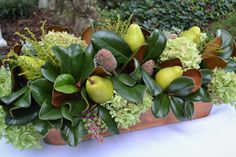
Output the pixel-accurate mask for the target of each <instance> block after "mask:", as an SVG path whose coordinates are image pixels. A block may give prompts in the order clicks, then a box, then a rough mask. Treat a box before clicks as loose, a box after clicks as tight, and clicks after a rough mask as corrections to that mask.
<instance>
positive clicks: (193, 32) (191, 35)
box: [181, 26, 201, 44]
mask: <svg viewBox="0 0 236 157" xmlns="http://www.w3.org/2000/svg"><path fill="white" fill-rule="evenodd" d="M181 36H182V37H186V38H188V39H190V40H191V41H193V42H194V43H197V44H198V43H199V42H200V36H201V29H200V28H199V27H198V26H193V27H191V28H190V29H189V30H187V31H184V32H183V33H181Z"/></svg>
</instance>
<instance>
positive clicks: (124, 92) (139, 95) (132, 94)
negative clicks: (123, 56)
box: [113, 78, 147, 104]
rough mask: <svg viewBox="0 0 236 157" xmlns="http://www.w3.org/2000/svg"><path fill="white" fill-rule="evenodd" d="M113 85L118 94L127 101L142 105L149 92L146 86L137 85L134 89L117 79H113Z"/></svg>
mask: <svg viewBox="0 0 236 157" xmlns="http://www.w3.org/2000/svg"><path fill="white" fill-rule="evenodd" d="M113 85H114V89H115V90H116V92H117V93H118V94H119V95H120V96H122V97H124V98H125V99H127V100H129V101H131V102H134V103H137V104H140V103H142V102H143V98H144V95H145V93H146V91H147V88H146V86H144V85H141V84H137V85H135V86H133V87H130V86H127V85H125V84H123V83H121V82H120V81H119V80H118V79H117V78H113Z"/></svg>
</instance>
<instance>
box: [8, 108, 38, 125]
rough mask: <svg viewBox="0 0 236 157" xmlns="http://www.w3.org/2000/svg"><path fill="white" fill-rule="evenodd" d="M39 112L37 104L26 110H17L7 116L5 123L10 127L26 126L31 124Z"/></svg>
mask: <svg viewBox="0 0 236 157" xmlns="http://www.w3.org/2000/svg"><path fill="white" fill-rule="evenodd" d="M38 112H39V106H38V105H37V104H32V105H31V106H30V107H28V108H19V109H15V110H13V111H12V112H11V114H7V115H6V117H5V123H6V124H7V125H11V126H20V125H26V124H28V123H30V122H32V121H33V120H34V119H35V118H36V117H37V116H38Z"/></svg>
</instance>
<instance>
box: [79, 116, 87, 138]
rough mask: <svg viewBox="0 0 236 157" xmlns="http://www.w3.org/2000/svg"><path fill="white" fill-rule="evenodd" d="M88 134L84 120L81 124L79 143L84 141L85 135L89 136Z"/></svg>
mask: <svg viewBox="0 0 236 157" xmlns="http://www.w3.org/2000/svg"><path fill="white" fill-rule="evenodd" d="M87 134H88V132H87V130H86V129H85V122H83V121H82V120H81V121H80V122H79V135H78V140H79V142H81V141H83V140H84V137H85V135H87Z"/></svg>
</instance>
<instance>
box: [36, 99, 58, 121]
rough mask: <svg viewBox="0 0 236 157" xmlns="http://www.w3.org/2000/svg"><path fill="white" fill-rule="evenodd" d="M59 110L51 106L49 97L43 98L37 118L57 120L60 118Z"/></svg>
mask: <svg viewBox="0 0 236 157" xmlns="http://www.w3.org/2000/svg"><path fill="white" fill-rule="evenodd" d="M62 117H63V116H62V114H61V110H60V109H59V108H56V107H54V106H52V104H51V98H47V99H45V101H44V102H43V104H42V106H41V109H40V111H39V119H41V120H57V119H60V118H62Z"/></svg>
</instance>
